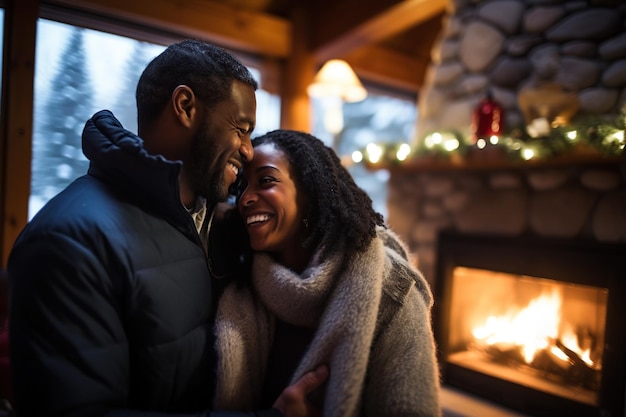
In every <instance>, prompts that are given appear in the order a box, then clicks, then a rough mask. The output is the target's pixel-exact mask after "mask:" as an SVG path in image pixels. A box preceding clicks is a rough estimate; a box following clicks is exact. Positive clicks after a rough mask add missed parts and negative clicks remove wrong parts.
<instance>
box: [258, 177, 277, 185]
mask: <svg viewBox="0 0 626 417" xmlns="http://www.w3.org/2000/svg"><path fill="white" fill-rule="evenodd" d="M274 182H278V180H277V179H276V178H275V177H271V176H269V175H267V176H263V177H260V178H259V184H261V185H270V184H272V183H274Z"/></svg>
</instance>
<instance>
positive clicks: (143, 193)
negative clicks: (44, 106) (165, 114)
mask: <svg viewBox="0 0 626 417" xmlns="http://www.w3.org/2000/svg"><path fill="white" fill-rule="evenodd" d="M82 143H83V152H84V154H85V156H86V157H87V159H89V161H90V163H89V171H88V174H89V175H92V176H94V177H96V178H98V179H100V180H102V181H104V182H105V183H107V184H109V185H112V186H114V187H115V188H116V189H121V190H122V192H124V193H125V194H126V195H127V197H129V198H131V199H132V200H133V201H135V202H136V203H137V204H139V205H141V206H144V207H151V209H150V211H154V210H158V211H163V212H165V213H168V214H169V215H171V213H180V212H181V209H183V210H184V206H183V205H182V202H181V200H180V191H179V184H178V178H179V175H180V171H181V168H182V162H181V161H170V160H167V159H165V158H164V157H163V156H161V155H152V154H150V153H148V151H147V150H146V149H145V148H144V145H143V140H142V139H141V138H140V137H139V136H137V135H135V134H134V133H132V132H130V131H128V130H126V129H124V128H123V127H122V125H121V124H120V122H119V121H118V120H117V119H116V118H115V116H113V113H111V112H110V111H108V110H102V111H99V112H97V113H96V114H94V115H93V116H92V117H91V119H89V120H88V121H87V123H86V125H85V128H84V130H83V136H82Z"/></svg>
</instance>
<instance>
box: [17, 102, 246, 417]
mask: <svg viewBox="0 0 626 417" xmlns="http://www.w3.org/2000/svg"><path fill="white" fill-rule="evenodd" d="M83 150H84V153H85V155H86V156H87V158H88V159H89V160H90V167H89V172H88V174H87V175H85V176H83V177H81V178H78V179H77V180H76V181H74V182H73V183H72V184H71V185H69V186H68V187H67V188H66V189H65V190H64V191H62V192H61V193H60V194H59V195H58V196H56V197H55V198H53V199H52V200H51V201H50V202H49V203H48V204H47V205H46V206H45V207H43V208H42V209H41V211H40V212H39V213H38V214H37V215H36V216H35V218H34V219H33V220H32V221H31V222H30V223H29V224H28V225H27V226H26V228H25V229H24V230H23V232H22V233H21V235H20V236H19V238H18V239H17V241H16V243H15V245H14V248H13V250H12V253H11V255H10V259H9V264H8V271H9V279H10V292H11V309H10V329H11V340H10V343H11V361H12V374H13V383H14V388H15V394H16V405H17V412H18V416H19V417H30V416H36V417H42V416H47V417H50V416H73V417H74V416H90V417H92V416H104V415H108V416H147V415H148V414H146V413H144V412H141V411H137V410H144V411H153V412H154V413H150V414H149V416H150V417H157V416H161V415H172V414H175V413H176V415H178V416H180V415H184V414H185V413H186V414H188V415H193V416H196V417H198V416H208V415H216V416H217V415H236V414H232V413H226V414H222V413H209V412H208V411H206V410H208V408H209V405H210V401H211V397H212V392H213V375H212V370H213V368H214V356H213V355H214V354H213V337H212V319H213V317H212V316H213V312H214V311H213V310H214V300H212V281H211V274H210V272H209V267H208V263H207V257H206V256H205V251H204V249H203V246H202V244H201V242H200V240H199V237H198V234H197V232H196V228H195V225H194V222H193V220H192V218H191V216H190V215H189V214H188V212H187V211H186V209H185V207H184V206H183V204H182V203H181V201H180V196H179V188H178V177H179V173H180V170H181V166H182V164H181V163H180V162H177V161H168V160H165V159H164V158H162V157H160V156H154V155H150V154H148V153H147V151H146V150H145V149H144V148H143V142H142V140H141V139H140V138H139V137H137V136H136V135H134V134H132V133H130V132H128V131H126V130H124V129H123V128H122V126H121V125H120V124H119V122H118V121H117V120H116V119H115V118H114V116H113V115H112V114H111V113H110V112H108V111H101V112H98V113H96V114H95V115H94V116H93V117H92V119H91V120H89V121H88V122H87V124H86V126H85V129H84V132H83ZM168 413H169V414H168ZM240 415H241V414H240Z"/></svg>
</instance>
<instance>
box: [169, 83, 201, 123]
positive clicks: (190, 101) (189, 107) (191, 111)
mask: <svg viewBox="0 0 626 417" xmlns="http://www.w3.org/2000/svg"><path fill="white" fill-rule="evenodd" d="M196 100H197V98H196V95H195V94H194V92H193V90H192V89H191V88H190V87H189V86H186V85H179V86H178V87H176V88H175V89H174V92H173V93H172V105H173V107H174V112H175V114H176V118H177V119H178V121H179V122H180V123H181V124H182V125H183V126H185V127H191V126H192V125H193V122H194V118H195V117H196V114H197V111H198V109H197V105H198V103H197V101H196Z"/></svg>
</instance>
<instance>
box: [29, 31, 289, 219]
mask: <svg viewBox="0 0 626 417" xmlns="http://www.w3.org/2000/svg"><path fill="white" fill-rule="evenodd" d="M163 49H165V47H164V46H163V45H157V44H152V43H147V42H140V41H137V40H135V39H132V38H127V37H123V36H118V35H112V34H109V33H105V32H99V31H95V30H91V29H83V28H79V27H76V26H72V25H68V24H64V23H59V22H56V21H52V20H45V19H40V20H39V22H38V27H37V56H36V66H35V100H34V101H35V103H34V115H33V124H34V126H33V155H32V165H31V166H32V168H31V171H32V174H31V195H30V201H29V217H28V218H29V219H32V217H33V216H34V215H35V213H37V211H39V209H40V208H41V207H42V206H43V205H44V204H45V203H46V202H47V201H48V200H50V199H51V198H52V197H54V196H55V195H56V194H57V193H59V192H60V191H61V190H62V189H64V188H65V187H66V186H67V185H68V184H69V183H70V182H72V181H73V180H74V179H76V178H78V177H79V176H81V175H84V174H85V173H86V172H87V168H88V161H87V159H86V158H85V156H84V155H83V153H82V147H81V134H82V130H83V127H84V125H85V122H86V121H87V120H88V119H89V118H90V117H91V116H92V115H93V114H94V113H95V112H97V111H99V110H102V109H109V110H111V111H112V112H113V113H114V114H115V115H116V117H117V118H118V119H119V120H120V122H121V123H122V125H123V126H124V127H125V128H126V129H128V130H130V131H132V132H137V122H136V107H135V87H136V84H137V81H138V80H139V77H140V75H141V72H142V71H143V69H144V68H145V66H146V65H147V64H148V62H149V61H150V60H152V58H154V57H155V56H156V55H158V54H159V53H160V52H161V51H163ZM251 72H252V73H253V75H255V76H256V77H257V80H259V79H260V73H259V71H257V70H255V69H253V68H251ZM257 100H258V114H257V119H258V121H259V126H258V128H257V131H256V132H257V134H259V133H264V132H265V131H267V130H271V129H276V128H278V126H279V117H280V100H279V98H278V97H276V96H273V95H271V94H269V93H268V92H266V91H263V90H262V89H259V90H258V91H257Z"/></svg>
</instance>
